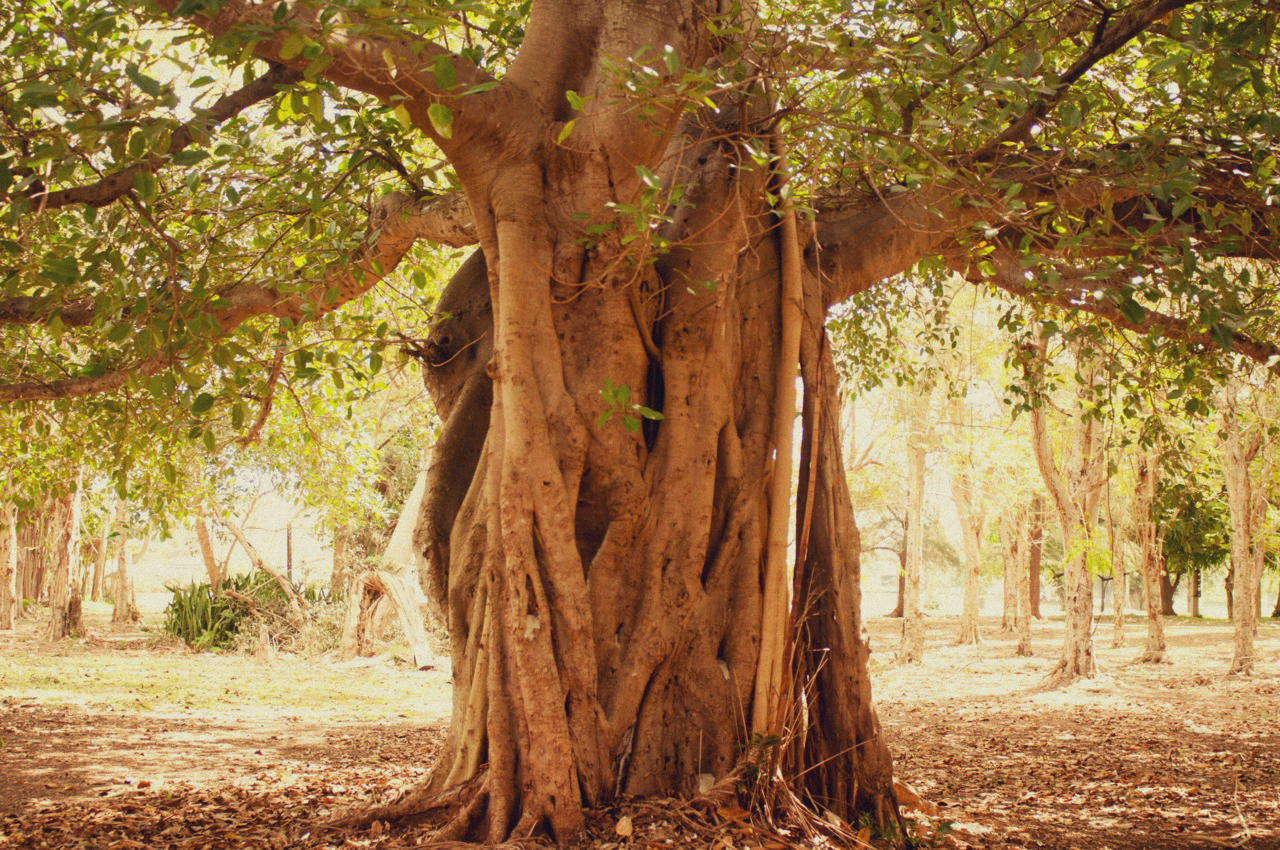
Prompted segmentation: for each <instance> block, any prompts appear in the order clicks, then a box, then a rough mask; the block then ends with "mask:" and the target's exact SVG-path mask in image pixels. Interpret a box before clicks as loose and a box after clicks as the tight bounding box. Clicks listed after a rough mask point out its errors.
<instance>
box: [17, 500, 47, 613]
mask: <svg viewBox="0 0 1280 850" xmlns="http://www.w3.org/2000/svg"><path fill="white" fill-rule="evenodd" d="M52 509H53V503H52V500H51V499H50V498H49V497H48V496H45V497H44V498H43V499H41V500H40V501H39V502H37V503H36V505H35V506H33V507H32V508H31V509H29V510H24V511H19V513H18V554H17V570H18V576H17V588H18V589H17V599H18V611H17V616H19V617H22V616H24V615H25V614H26V605H25V602H26V601H31V602H40V601H41V600H43V598H44V585H45V576H46V574H47V572H48V570H47V568H46V564H47V561H48V555H49V552H50V551H51V550H50V548H49V543H48V536H49V534H48V531H49V516H50V513H51V511H52Z"/></svg>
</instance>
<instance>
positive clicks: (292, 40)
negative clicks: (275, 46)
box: [280, 32, 307, 62]
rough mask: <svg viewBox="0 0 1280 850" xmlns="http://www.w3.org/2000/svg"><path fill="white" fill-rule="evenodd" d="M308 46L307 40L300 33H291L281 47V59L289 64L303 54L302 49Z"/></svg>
mask: <svg viewBox="0 0 1280 850" xmlns="http://www.w3.org/2000/svg"><path fill="white" fill-rule="evenodd" d="M306 46H307V39H306V38H305V37H304V36H303V35H302V33H300V32H291V33H289V34H288V35H287V36H285V39H284V43H283V44H281V45H280V58H281V59H283V60H284V61H286V62H288V61H289V60H290V59H293V58H295V57H297V56H298V54H300V53H301V52H302V48H304V47H306Z"/></svg>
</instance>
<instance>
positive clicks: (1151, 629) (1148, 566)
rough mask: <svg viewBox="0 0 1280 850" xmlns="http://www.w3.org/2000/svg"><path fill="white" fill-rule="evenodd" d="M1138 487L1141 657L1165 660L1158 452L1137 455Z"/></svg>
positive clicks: (1136, 531) (1136, 529)
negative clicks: (1143, 615)
mask: <svg viewBox="0 0 1280 850" xmlns="http://www.w3.org/2000/svg"><path fill="white" fill-rule="evenodd" d="M1136 462H1137V475H1136V476H1135V480H1136V482H1137V487H1136V489H1135V491H1134V498H1133V528H1134V534H1135V537H1136V542H1137V544H1138V563H1139V565H1140V567H1141V569H1142V586H1143V590H1144V593H1143V596H1144V597H1145V598H1146V603H1147V642H1146V646H1145V647H1144V648H1143V651H1142V656H1141V657H1140V658H1139V660H1140V661H1145V662H1150V663H1157V662H1161V661H1164V653H1165V639H1164V605H1163V603H1162V598H1163V596H1162V594H1161V589H1160V577H1161V573H1162V572H1163V570H1162V568H1161V561H1162V559H1161V546H1160V537H1159V534H1160V529H1159V526H1158V525H1157V524H1156V522H1155V520H1154V519H1153V518H1152V516H1151V506H1152V504H1153V503H1154V502H1155V497H1156V483H1157V477H1158V473H1159V463H1160V459H1159V456H1158V455H1157V454H1156V453H1155V452H1153V451H1150V450H1146V451H1143V452H1142V453H1141V454H1140V455H1138V457H1137V461H1136Z"/></svg>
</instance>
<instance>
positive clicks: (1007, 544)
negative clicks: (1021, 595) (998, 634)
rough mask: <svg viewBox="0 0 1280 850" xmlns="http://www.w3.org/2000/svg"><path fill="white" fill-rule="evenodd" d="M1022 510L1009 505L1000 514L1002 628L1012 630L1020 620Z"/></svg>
mask: <svg viewBox="0 0 1280 850" xmlns="http://www.w3.org/2000/svg"><path fill="white" fill-rule="evenodd" d="M1019 515H1020V510H1019V509H1018V508H1016V507H1009V508H1006V509H1005V512H1004V513H1003V514H1001V515H1000V523H999V530H1000V558H1001V560H1002V561H1003V562H1004V581H1003V584H1004V613H1003V615H1002V616H1001V618H1000V630H1001V631H1002V632H1012V631H1014V628H1015V627H1016V625H1017V620H1018V596H1017V586H1018V571H1019V569H1020V568H1021V566H1022V558H1021V556H1020V551H1019V548H1018V545H1019V535H1018V527H1019V525H1020V520H1019Z"/></svg>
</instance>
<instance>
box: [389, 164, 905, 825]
mask: <svg viewBox="0 0 1280 850" xmlns="http://www.w3.org/2000/svg"><path fill="white" fill-rule="evenodd" d="M681 147H682V148H683V151H682V153H681V154H680V157H679V158H678V159H677V160H675V161H673V168H674V169H675V170H676V171H678V172H681V173H682V174H684V175H686V176H687V177H688V179H691V180H693V183H692V184H691V185H692V186H693V187H694V189H693V190H692V191H691V192H690V193H688V194H687V195H686V197H688V198H690V200H691V205H690V206H689V207H687V208H685V209H684V210H683V211H680V212H679V213H678V214H677V215H676V216H674V218H675V220H676V222H677V225H678V227H679V228H680V229H681V230H683V231H685V232H689V233H697V234H699V237H698V240H697V241H698V243H699V244H698V245H697V246H696V247H692V246H691V247H689V248H683V247H678V248H677V249H676V250H673V251H672V252H670V253H669V254H668V255H666V256H664V257H662V258H660V259H659V260H658V261H657V263H656V264H654V265H653V266H652V274H639V275H634V276H628V277H626V278H618V277H617V276H616V275H614V274H613V273H612V272H607V269H606V268H601V267H600V266H599V265H597V260H596V259H594V255H591V254H588V255H585V256H584V254H583V252H582V249H581V248H580V247H578V246H579V245H580V240H579V239H578V237H576V236H575V237H557V236H555V235H554V234H546V233H541V232H540V231H539V228H540V227H542V226H544V225H543V224H539V219H540V217H541V215H542V213H541V210H542V209H543V207H542V199H541V198H540V197H530V196H529V195H528V187H527V186H520V187H516V186H513V187H511V191H512V192H514V195H513V196H512V197H516V198H519V204H518V205H517V206H514V207H509V206H504V207H503V209H502V210H501V211H498V212H497V221H496V222H486V221H482V222H481V223H480V229H481V231H482V234H483V235H482V240H481V241H482V244H483V245H485V253H486V254H490V255H496V256H500V257H501V262H500V263H498V264H496V265H497V267H496V268H488V267H487V264H485V263H484V259H483V257H481V256H479V255H477V256H476V257H474V258H473V259H472V260H469V261H468V262H467V263H466V264H464V266H463V268H462V269H461V270H460V271H459V273H458V275H457V276H455V278H454V280H453V281H452V282H451V283H450V285H449V287H448V289H447V290H446V292H445V294H444V296H442V299H441V304H440V309H441V310H442V311H447V314H448V318H446V319H445V320H443V321H442V322H441V323H440V324H439V325H437V327H436V328H434V329H433V331H432V335H431V338H430V340H429V341H428V357H429V359H430V361H431V365H430V366H429V367H428V369H427V374H426V380H427V383H428V388H429V389H430V390H431V392H432V395H433V397H434V398H435V400H436V402H437V407H438V409H439V410H440V413H441V416H442V417H443V419H444V426H443V430H442V434H441V439H440V442H439V443H438V445H437V448H436V451H435V454H434V456H433V459H432V463H431V475H430V482H429V486H428V491H427V493H426V496H425V498H424V500H423V509H422V510H423V515H422V521H421V522H420V524H419V531H418V535H417V537H416V539H417V541H418V543H419V547H420V551H421V552H422V553H423V557H424V561H425V565H426V578H425V580H424V583H425V585H426V586H427V587H428V588H430V589H431V590H432V592H433V594H435V595H436V601H437V602H438V603H439V604H440V605H441V608H442V609H443V610H445V611H446V612H447V615H448V618H449V630H450V636H451V639H452V644H453V645H452V656H453V676H454V683H455V690H454V699H455V702H454V705H455V710H454V714H453V725H452V728H451V732H450V736H449V739H448V741H447V744H446V747H445V750H444V753H443V755H442V757H441V759H440V761H439V763H438V765H437V768H436V770H435V771H434V773H433V775H432V777H431V779H430V781H429V782H428V783H427V784H426V785H425V786H423V787H422V788H419V789H416V790H415V791H414V792H412V793H410V794H408V795H406V796H405V797H404V798H403V799H401V800H400V801H398V802H397V803H395V804H393V805H392V806H390V807H388V808H386V809H382V810H379V811H378V812H375V813H371V814H369V815H367V816H381V817H391V816H403V815H406V814H409V813H413V812H422V811H424V810H428V809H433V808H435V807H436V806H437V805H438V802H439V801H440V800H441V799H443V798H440V797H438V796H437V795H438V794H439V793H440V792H443V791H445V790H446V789H448V788H451V787H454V786H459V785H460V784H462V783H472V785H470V786H468V787H469V788H471V789H472V790H471V791H470V793H469V794H468V796H467V799H468V800H469V801H470V802H468V803H467V804H466V805H464V806H462V807H461V808H455V809H450V810H449V811H451V812H452V816H451V818H450V819H448V822H447V823H446V825H445V826H444V827H443V828H442V830H441V832H440V837H457V836H463V835H470V836H476V837H481V838H485V839H489V840H500V839H503V838H505V837H506V836H507V835H509V834H511V833H512V832H513V831H514V832H515V833H517V834H526V833H527V832H528V831H530V830H533V829H535V828H537V827H539V826H540V825H545V826H546V827H547V828H549V829H550V831H551V832H552V833H553V834H555V835H558V836H567V835H569V834H571V833H573V832H575V831H576V830H577V829H578V828H579V827H580V826H581V823H582V820H581V817H582V815H581V806H582V805H593V804H596V803H598V802H600V801H602V800H604V799H606V798H608V797H610V796H612V795H614V794H616V793H619V792H622V793H629V794H659V793H661V794H670V793H674V792H682V791H683V792H688V791H692V790H695V789H697V788H698V787H699V785H700V784H701V783H702V782H703V781H704V779H705V777H704V776H703V775H710V776H711V777H714V778H715V779H721V778H724V777H727V776H729V775H730V774H732V773H733V772H734V770H735V767H736V766H737V765H739V762H740V760H741V759H743V758H746V759H747V760H748V761H747V766H751V765H754V766H755V767H756V769H761V768H764V770H763V772H762V773H760V774H758V775H763V776H776V775H786V776H790V777H792V778H793V779H792V781H793V783H794V787H795V788H796V790H797V791H798V792H799V793H800V794H801V797H802V798H803V799H807V800H809V801H810V802H811V803H812V804H814V805H818V804H819V803H820V804H821V805H822V806H823V807H824V808H826V809H828V810H829V811H831V812H832V813H834V814H835V815H837V816H839V817H841V818H843V819H845V820H846V821H848V822H857V820H858V817H859V813H863V814H866V815H868V816H869V817H871V819H872V820H874V821H876V822H879V823H886V824H888V823H890V822H892V821H893V820H894V819H895V817H896V815H895V810H894V802H893V795H892V787H891V780H890V769H891V768H890V760H889V757H888V753H887V750H886V748H885V746H884V743H883V740H882V738H881V737H880V732H879V727H878V725H877V723H876V722H875V716H874V713H873V712H872V711H871V706H870V695H869V680H868V678H867V675H866V654H867V649H866V647H865V645H864V644H863V643H862V642H861V637H860V635H861V625H860V620H859V617H860V614H859V610H858V601H857V600H858V564H857V554H856V553H857V551H858V547H857V542H856V529H855V528H854V526H853V522H852V509H851V506H850V505H849V501H848V494H847V490H846V489H845V484H844V473H843V467H842V465H841V459H840V447H839V439H838V434H837V429H836V428H835V427H834V424H833V422H832V421H831V420H832V419H833V417H827V416H825V415H824V414H823V412H822V411H824V410H825V411H831V410H835V409H837V408H836V396H835V384H834V380H835V379H834V376H835V370H834V367H833V366H832V365H831V364H830V355H829V353H828V352H826V351H825V344H824V342H823V337H822V329H821V310H819V311H818V312H817V314H816V315H810V316H809V321H810V324H809V325H806V328H807V330H806V336H805V338H804V341H803V342H802V350H804V351H807V352H808V354H807V355H806V356H805V357H804V358H803V361H804V363H805V368H804V380H805V386H806V391H805V396H804V410H805V415H804V417H803V418H802V423H803V424H804V427H805V428H806V432H805V433H806V436H805V440H806V442H805V447H806V448H805V450H804V451H803V452H802V455H804V457H805V460H804V464H805V472H804V474H803V475H802V480H801V483H800V488H799V493H800V494H801V495H800V501H801V506H800V508H799V509H798V514H797V515H798V516H799V517H800V520H799V521H798V522H797V535H796V536H797V538H798V539H797V560H798V561H799V562H800V565H799V568H798V569H797V570H796V571H795V579H794V581H795V584H794V587H795V593H794V598H795V602H794V604H793V606H792V607H791V609H790V612H789V614H788V617H789V621H787V620H786V619H784V621H783V622H782V623H780V624H779V628H782V629H784V630H785V631H784V635H783V637H784V638H785V640H786V643H785V644H784V645H785V646H787V647H789V649H788V651H787V653H786V654H784V656H783V658H784V659H789V664H790V665H791V666H790V669H788V668H787V667H785V666H784V667H783V668H782V671H783V674H784V685H785V687H783V688H781V689H780V690H779V692H778V697H779V705H780V706H781V707H782V710H784V711H786V712H787V713H788V714H789V716H792V717H794V716H796V712H799V711H803V712H806V713H807V717H808V718H809V720H808V721H807V722H806V723H802V724H801V726H800V727H799V728H798V729H795V730H793V731H796V732H798V734H796V735H795V736H794V737H789V738H788V746H787V747H786V748H785V751H782V750H779V748H778V747H777V745H775V744H771V743H768V742H769V741H771V740H776V739H774V738H772V737H771V736H773V735H774V734H775V733H774V732H773V731H771V730H772V728H773V723H774V722H775V721H774V719H773V718H767V720H766V722H767V723H768V724H769V726H768V727H766V728H765V729H760V728H758V727H754V726H753V727H752V728H746V727H744V724H743V722H742V719H743V718H744V717H752V716H753V714H754V713H755V712H754V703H755V701H756V700H757V699H758V697H757V688H756V684H757V677H758V675H760V667H761V659H760V646H761V641H762V638H763V635H762V629H763V622H764V612H765V610H766V609H767V608H768V607H769V606H768V605H766V604H765V603H766V599H765V596H766V595H772V594H774V593H775V591H774V590H772V589H770V588H771V585H769V584H768V583H767V582H766V581H765V569H764V565H765V563H766V558H765V549H766V546H765V543H766V529H767V528H768V526H769V517H770V516H771V514H772V513H773V512H774V511H776V510H777V508H776V507H774V506H771V503H770V501H769V499H768V497H767V492H768V490H767V487H765V486H763V485H764V483H765V482H767V481H769V480H770V473H771V470H772V469H773V468H774V464H773V454H774V451H775V447H774V445H773V440H772V438H771V434H773V433H774V432H775V431H776V430H777V425H778V423H777V422H775V418H776V416H777V415H778V413H777V412H776V410H775V405H774V403H773V401H772V400H773V399H776V397H777V393H776V392H775V390H776V388H777V384H778V382H779V380H782V381H793V380H794V379H795V375H794V371H792V372H791V373H785V372H784V373H783V374H782V375H779V373H778V372H779V365H778V360H777V358H776V356H775V354H774V352H776V351H777V350H778V347H779V346H778V340H779V339H780V336H781V332H782V328H781V324H782V323H781V320H780V315H781V310H780V299H781V292H782V287H781V278H782V277H783V274H782V273H781V272H780V270H781V267H782V257H781V256H780V255H781V254H782V253H783V252H785V250H786V248H787V246H786V245H785V244H781V243H782V242H783V241H784V240H783V239H782V237H781V235H780V234H779V232H778V230H777V228H776V219H774V218H773V214H772V213H771V212H770V211H768V210H767V209H766V208H765V207H764V206H752V205H750V204H745V203H744V199H748V198H754V197H757V193H758V189H759V188H760V187H759V186H758V185H757V187H756V188H755V189H752V188H751V187H750V186H748V185H735V183H734V181H746V182H748V183H749V182H750V181H754V180H759V179H761V178H762V177H766V178H767V175H762V174H761V172H759V171H757V170H736V171H734V170H733V169H731V167H730V166H731V161H730V157H728V156H726V154H727V153H728V151H727V150H726V149H725V148H724V147H722V146H721V143H719V142H717V143H710V144H707V145H703V146H698V145H691V144H690V143H689V142H688V140H687V139H686V140H684V141H683V142H682V144H681ZM519 171H520V170H519V169H515V170H509V174H514V173H519ZM731 171H732V172H733V175H732V176H731ZM540 174H541V171H537V172H536V173H535V172H534V171H529V172H528V176H529V177H530V178H532V179H534V180H535V182H534V184H533V185H538V184H540V182H541V177H540V176H537V175H540ZM598 185H604V182H603V181H601V182H600V183H599V184H598ZM577 191H579V189H577V188H572V187H570V188H566V192H569V193H572V192H577ZM503 203H504V204H506V203H508V202H506V201H504V202H503ZM473 207H474V204H473ZM602 207H603V205H602V204H600V203H598V202H595V203H594V206H593V205H592V204H585V205H584V207H583V208H597V209H598V208H602ZM527 210H539V213H538V215H537V216H532V217H531V216H529V215H528V213H527V212H526V211H527ZM490 228H492V229H490ZM548 268H553V269H555V270H556V273H555V275H554V280H552V279H549V278H547V277H546V276H545V270H546V269H548ZM539 270H543V271H541V272H539ZM748 282H749V285H748ZM486 284H488V286H487V287H486ZM815 285H816V281H811V280H810V279H808V278H805V287H806V288H805V298H806V302H808V301H810V300H812V298H813V295H811V292H812V291H813V288H814V286H815ZM486 289H487V293H486ZM815 323H816V324H815ZM655 354H656V355H657V356H655ZM491 379H492V380H491ZM622 386H625V387H627V394H626V395H625V396H620V395H619V392H618V391H617V390H616V389H615V390H607V392H606V393H603V394H602V392H601V390H602V389H607V388H619V387H622ZM635 403H639V404H643V405H646V406H647V407H650V408H654V409H657V410H660V411H661V412H662V414H663V417H664V418H663V419H662V420H661V421H650V420H645V421H644V422H643V423H642V422H641V421H640V418H639V414H638V413H637V412H635V410H634V409H633V408H630V407H629V406H628V405H630V404H635ZM628 417H636V418H634V419H631V420H630V421H628ZM602 420H603V421H602ZM785 420H786V422H787V423H788V427H790V424H789V423H790V422H791V417H790V416H785ZM806 452H807V454H806ZM784 589H785V588H784ZM776 601H777V600H776V598H775V599H774V600H773V601H772V602H771V603H770V604H775V603H776ZM784 610H786V609H785V608H784ZM774 669H776V668H774ZM801 694H803V695H804V698H803V699H802V698H801ZM766 714H768V712H766ZM753 733H754V734H756V735H758V736H760V737H758V738H757V739H756V740H757V742H760V741H763V742H765V743H764V744H763V745H762V746H758V747H754V748H749V747H748V746H747V745H748V744H749V743H750V741H751V740H752V734H753ZM772 764H777V765H779V766H780V768H781V769H782V773H781V774H775V773H773V772H771V771H769V770H768V767H769V765H772Z"/></svg>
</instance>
